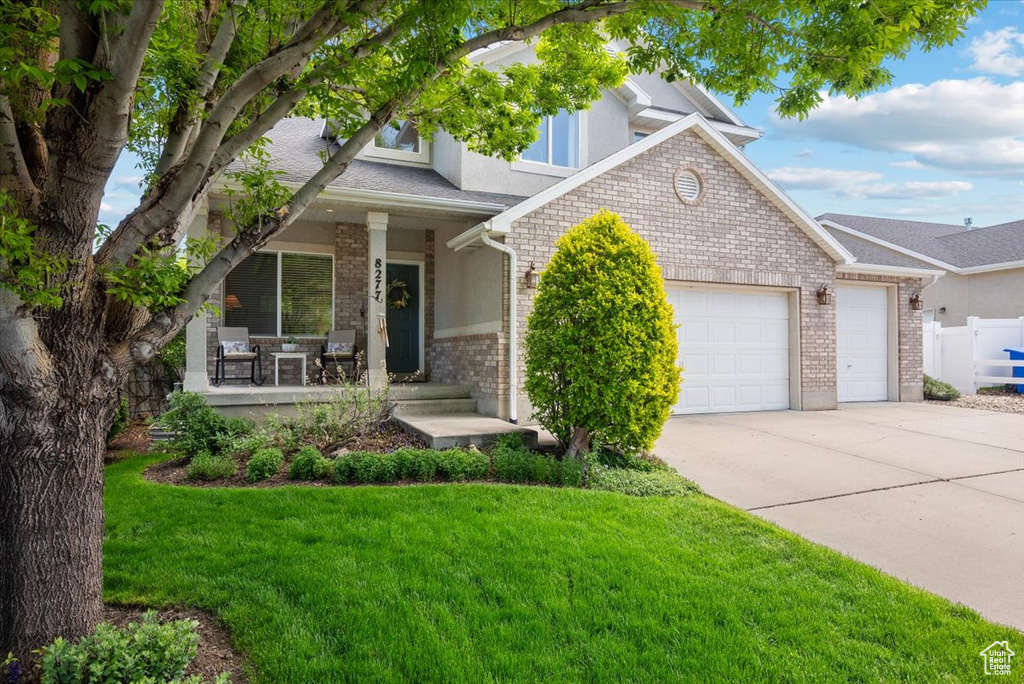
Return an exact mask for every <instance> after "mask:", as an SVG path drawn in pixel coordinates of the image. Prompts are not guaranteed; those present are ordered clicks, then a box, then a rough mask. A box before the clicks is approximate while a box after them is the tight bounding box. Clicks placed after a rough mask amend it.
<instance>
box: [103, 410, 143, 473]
mask: <svg viewBox="0 0 1024 684" xmlns="http://www.w3.org/2000/svg"><path fill="white" fill-rule="evenodd" d="M151 443H152V439H151V438H150V436H149V425H148V424H147V422H146V421H144V420H136V421H134V422H133V423H132V424H131V425H129V426H128V427H126V428H125V429H124V431H123V432H121V434H119V435H118V436H117V437H115V438H114V439H112V440H110V442H109V443H108V444H107V453H106V455H105V456H104V458H103V462H104V463H106V464H110V463H113V462H114V461H119V460H121V459H122V458H125V457H126V456H130V455H132V454H142V453H145V452H147V451H149V447H150V444H151Z"/></svg>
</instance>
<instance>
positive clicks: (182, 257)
mask: <svg viewBox="0 0 1024 684" xmlns="http://www.w3.org/2000/svg"><path fill="white" fill-rule="evenodd" d="M216 251H217V239H216V238H215V237H208V238H201V239H197V238H188V239H186V240H185V241H184V242H183V243H182V246H181V248H180V250H174V249H172V248H160V249H150V248H147V247H143V248H142V249H140V250H139V253H138V254H137V255H136V257H135V261H134V262H132V263H130V264H127V265H125V266H119V267H117V268H111V269H106V270H104V271H103V279H104V281H106V288H107V294H109V295H111V296H113V297H114V299H116V300H119V301H124V302H128V303H130V304H131V305H132V306H137V307H142V308H144V309H149V310H150V311H158V310H160V309H166V308H169V307H172V306H175V305H177V304H180V303H181V302H182V301H184V300H183V299H182V295H183V294H184V292H185V287H186V286H187V285H188V282H189V280H191V278H192V276H193V275H195V274H196V273H198V272H199V271H201V270H202V268H203V266H205V265H206V262H207V261H208V260H209V259H210V257H212V256H213V255H214V254H215V253H216Z"/></svg>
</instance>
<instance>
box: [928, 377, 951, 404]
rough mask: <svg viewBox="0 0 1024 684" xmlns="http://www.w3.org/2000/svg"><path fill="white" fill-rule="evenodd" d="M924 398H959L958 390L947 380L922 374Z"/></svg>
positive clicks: (942, 399) (940, 399)
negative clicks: (943, 380)
mask: <svg viewBox="0 0 1024 684" xmlns="http://www.w3.org/2000/svg"><path fill="white" fill-rule="evenodd" d="M924 398H925V399H931V400H932V401H956V400H957V399H959V398H960V392H959V391H957V389H956V387H953V386H952V385H950V384H949V383H948V382H942V381H941V380H936V379H935V378H933V377H932V376H930V375H926V376H924Z"/></svg>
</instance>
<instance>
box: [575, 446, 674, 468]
mask: <svg viewBox="0 0 1024 684" xmlns="http://www.w3.org/2000/svg"><path fill="white" fill-rule="evenodd" d="M593 454H594V460H595V461H596V462H597V463H599V464H601V465H604V466H608V467H609V468H625V469H626V470H642V471H644V472H648V473H649V472H653V471H655V470H671V468H670V467H669V465H668V463H665V461H663V460H661V459H660V458H658V457H657V456H655V455H654V454H652V453H650V452H649V451H644V452H641V453H638V454H635V455H634V454H623V453H620V452H618V451H613V450H611V449H607V448H599V449H595V450H594V452H593Z"/></svg>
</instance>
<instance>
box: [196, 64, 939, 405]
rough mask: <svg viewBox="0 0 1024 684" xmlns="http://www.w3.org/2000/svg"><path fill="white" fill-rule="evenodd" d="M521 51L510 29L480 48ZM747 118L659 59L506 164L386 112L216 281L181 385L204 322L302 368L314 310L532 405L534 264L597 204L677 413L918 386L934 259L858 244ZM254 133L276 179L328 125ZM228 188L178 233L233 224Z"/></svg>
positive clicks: (372, 340)
mask: <svg viewBox="0 0 1024 684" xmlns="http://www.w3.org/2000/svg"><path fill="white" fill-rule="evenodd" d="M531 58H532V52H531V48H530V47H529V46H524V45H519V44H509V45H504V46H499V47H496V48H493V49H490V50H487V51H484V52H483V53H480V54H477V55H474V59H478V60H481V61H483V62H485V63H489V64H501V63H503V62H506V61H509V60H523V59H531ZM760 135H761V134H760V132H759V131H757V130H755V129H752V128H751V127H749V126H747V125H745V124H744V123H743V122H742V121H741V120H740V119H739V118H738V117H737V116H736V115H735V114H734V113H733V112H731V111H730V110H729V108H728V107H726V106H724V105H723V104H722V103H721V102H719V101H718V100H717V99H716V98H715V97H713V96H712V95H711V94H709V93H708V92H706V91H705V90H703V89H701V88H699V87H696V86H694V85H691V84H688V83H683V82H674V83H669V82H667V81H665V80H663V79H662V78H661V77H660V76H659V75H658V74H637V75H634V76H631V77H630V78H629V79H628V80H627V81H626V83H625V84H623V85H622V86H621V87H620V88H618V89H617V90H615V91H611V92H607V93H605V95H604V97H603V98H602V99H601V100H600V101H598V102H596V103H594V105H593V106H592V107H591V108H590V109H588V110H586V111H582V112H579V113H575V114H567V113H562V114H559V115H558V116H553V117H549V118H548V119H546V120H545V121H543V122H542V123H541V127H540V131H539V138H538V140H537V142H536V143H535V144H534V145H532V146H531V147H530V148H529V149H527V150H526V151H524V152H523V154H522V155H521V158H520V159H519V160H517V161H514V162H512V163H509V162H506V161H503V160H499V159H493V158H488V157H484V156H481V155H479V154H475V153H473V152H471V151H468V150H467V149H466V148H465V146H463V145H462V144H460V143H459V142H457V141H456V140H454V139H453V138H452V137H451V136H448V135H446V134H444V133H443V132H442V133H440V134H438V135H436V136H435V137H434V138H433V140H431V141H429V142H428V141H427V140H424V139H421V137H420V136H419V135H418V133H417V131H416V130H415V128H414V127H413V126H411V125H409V124H405V123H399V124H398V125H397V126H395V127H393V128H390V129H388V130H387V131H386V132H385V133H383V134H381V135H380V136H378V137H377V139H376V141H375V142H374V143H373V144H372V145H370V146H368V147H367V148H366V149H365V150H363V152H362V153H361V154H360V155H359V157H358V159H357V160H356V161H355V162H354V163H353V164H352V166H351V168H350V169H349V170H348V171H347V172H346V173H345V174H344V175H343V176H341V177H340V178H338V179H337V180H336V181H335V182H334V183H332V184H331V185H330V186H329V187H328V188H327V190H326V191H325V192H324V193H322V195H321V197H320V198H319V200H318V201H317V203H316V204H315V205H314V206H313V207H311V208H310V209H309V210H307V211H306V212H305V213H304V214H303V216H302V217H301V219H300V220H299V221H297V222H296V223H295V224H294V225H293V226H291V227H290V228H288V229H287V230H286V231H285V232H283V233H282V234H281V235H280V236H278V238H277V239H275V240H274V241H272V242H271V243H270V244H268V245H267V246H266V248H264V249H263V250H261V251H260V252H258V253H257V254H255V255H253V256H251V257H249V258H248V259H247V260H246V261H245V262H244V263H243V264H241V265H240V266H238V267H237V268H236V269H235V270H234V271H233V272H232V273H231V274H230V275H229V276H228V277H227V278H226V279H225V280H224V282H223V283H222V286H221V288H220V291H219V292H218V293H216V295H215V297H214V300H213V301H214V303H215V304H217V306H218V307H219V314H217V315H214V314H210V315H208V316H206V317H200V318H197V319H196V320H195V321H194V322H193V323H191V324H190V325H189V329H188V345H189V353H188V368H187V371H188V372H187V376H186V388H187V389H194V390H199V391H204V392H209V393H210V396H211V397H213V396H216V394H217V391H218V390H217V389H214V388H211V387H210V381H209V379H210V377H211V376H212V375H213V368H214V356H215V350H216V346H217V344H216V339H217V338H216V328H217V326H221V325H226V326H244V327H247V328H248V330H249V334H250V335H251V336H252V337H253V339H254V341H259V342H260V343H261V344H262V346H263V349H264V351H273V350H276V349H278V348H279V345H280V344H281V343H282V342H283V341H284V340H285V339H286V338H289V337H291V336H294V337H297V338H299V344H300V349H302V350H303V351H305V352H307V354H308V360H309V364H308V365H307V368H309V367H310V366H312V364H313V361H314V358H315V357H316V356H317V355H318V352H319V348H320V344H321V343H322V342H323V339H324V335H325V333H326V332H327V331H328V330H355V331H357V335H356V338H357V345H358V346H359V348H360V349H361V350H363V352H364V353H365V356H366V359H365V363H366V365H367V366H368V368H369V369H371V372H380V370H379V369H380V368H381V367H382V364H383V363H384V362H386V367H387V371H388V372H389V373H393V374H395V375H396V376H398V377H399V378H400V379H403V378H411V379H416V380H427V381H430V382H431V383H451V384H457V385H460V386H466V387H468V388H469V389H470V391H471V393H472V397H473V399H474V400H475V405H476V407H477V410H478V411H479V412H481V413H483V414H487V415H493V416H499V417H502V418H510V419H513V420H515V419H517V418H519V419H523V420H525V419H527V418H528V417H529V415H530V412H531V410H530V406H529V402H528V400H527V399H526V397H525V395H524V394H523V392H522V389H521V388H522V377H523V361H522V359H523V350H522V344H521V342H522V336H523V332H524V329H525V327H526V319H527V316H528V315H529V312H530V307H531V303H532V300H533V296H534V294H535V292H536V290H535V289H534V288H535V283H536V279H537V274H542V273H543V270H544V267H545V264H546V263H547V261H548V260H549V259H550V257H551V255H552V252H553V250H554V244H555V240H556V239H557V238H558V237H559V236H560V235H561V234H562V233H563V232H564V231H565V230H566V229H567V228H569V227H570V226H572V225H574V224H576V223H578V222H580V221H581V220H583V219H584V218H586V217H588V216H590V215H592V214H593V213H594V212H596V211H597V210H598V209H602V208H604V209H610V210H612V211H615V212H618V213H619V214H620V215H621V216H622V217H623V218H624V219H625V220H626V221H627V222H628V223H629V224H630V225H631V226H632V228H633V229H634V230H635V231H637V232H638V233H639V234H640V235H641V236H643V237H644V238H645V239H646V240H647V241H648V242H649V243H650V244H651V245H652V247H653V249H654V251H655V252H656V254H657V255H658V261H659V263H660V265H661V268H662V271H663V273H664V278H665V285H666V289H667V292H668V296H669V299H670V301H671V303H672V304H673V306H674V307H675V311H676V318H677V321H678V323H679V333H678V334H679V349H680V352H679V354H680V357H679V362H680V365H681V366H682V367H683V368H684V372H683V384H682V387H681V392H680V397H679V402H678V405H677V406H676V407H675V410H676V412H678V413H701V412H727V411H753V410H770V409H786V408H793V409H805V410H813V409H831V408H835V407H836V404H837V402H841V401H875V400H877V401H885V400H888V401H901V400H902V401H908V400H909V401H917V400H920V399H921V397H922V371H921V367H922V357H921V325H920V313H919V311H917V310H916V309H915V305H916V302H917V301H918V299H917V297H918V295H919V294H920V291H921V288H922V283H923V279H927V278H929V276H930V275H931V274H932V271H929V270H928V269H921V268H912V267H906V266H901V267H894V266H891V265H886V264H871V263H858V262H857V261H856V259H855V258H854V257H853V256H852V255H851V253H850V252H849V251H848V250H847V249H845V248H844V247H843V246H842V244H840V242H839V241H838V240H837V239H836V238H835V237H834V236H833V235H831V234H830V233H828V232H827V231H825V230H824V229H822V228H821V226H819V224H818V223H817V222H816V221H815V220H814V219H813V218H811V217H810V216H808V215H807V213H806V212H804V211H803V210H802V209H801V208H800V207H799V206H797V205H796V204H795V203H794V202H793V201H792V200H791V199H790V198H789V197H787V196H786V194H785V193H784V192H782V191H781V190H780V189H779V188H778V187H777V186H776V185H775V184H774V183H773V182H772V181H771V180H769V179H768V178H767V177H766V176H765V174H764V173H763V172H762V171H760V170H759V169H758V168H756V167H755V166H754V165H753V164H752V163H751V162H750V160H748V159H747V158H746V157H745V156H744V153H743V148H744V147H745V146H746V145H748V144H751V143H753V142H755V141H756V140H757V139H758V138H759V137H760ZM269 137H270V138H271V139H272V140H273V144H272V145H271V146H270V148H269V152H270V154H271V156H272V157H273V159H274V163H275V167H276V168H277V169H279V170H280V171H283V172H284V175H283V176H282V177H281V179H282V181H283V182H285V183H286V184H287V183H293V184H298V183H301V182H302V181H304V180H305V179H307V178H308V177H309V176H310V175H312V174H313V173H314V172H315V171H316V170H317V169H318V168H319V166H320V164H321V163H322V162H321V157H322V155H323V154H324V153H328V152H330V150H331V149H332V147H333V146H334V145H336V144H337V143H336V142H335V141H334V140H332V135H331V130H330V127H329V126H327V125H325V124H324V122H318V121H312V120H305V119H288V120H286V121H283V122H282V123H281V124H280V125H278V126H277V127H276V128H275V129H274V130H273V131H272V132H271V133H270V134H269ZM225 189H226V185H222V186H220V187H219V188H218V189H217V190H216V191H215V192H214V193H213V194H212V195H211V201H210V203H209V209H208V211H207V212H206V213H205V214H204V215H202V216H200V217H199V219H198V220H197V221H196V223H195V225H194V226H193V228H192V232H193V234H197V235H198V234H203V233H215V234H219V235H221V236H223V237H224V238H229V237H230V236H231V235H232V226H231V225H230V222H229V221H227V220H226V219H225V218H224V215H225V214H224V212H225V209H226V208H227V207H228V206H229V204H230V202H231V201H232V199H231V196H230V194H228V193H226V192H225ZM541 277H542V275H541ZM398 282H400V283H402V285H401V286H399V285H396V283H398ZM389 301H390V302H391V305H389ZM402 304H404V305H402ZM384 323H386V332H387V335H386V340H387V346H385V335H384V334H383V333H384V325H383V324H384ZM288 372H291V373H294V371H293V370H289V371H288ZM291 377H292V380H293V382H294V380H295V377H294V375H293V376H291ZM238 395H239V393H238V391H237V390H236V391H235V392H234V395H233V396H236V397H237V396H238ZM264 400H265V398H264ZM232 401H235V402H242V401H243V399H233V400H232ZM254 402H255V400H254ZM219 403H220V404H222V405H223V404H224V403H225V402H224V401H221V402H219Z"/></svg>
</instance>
